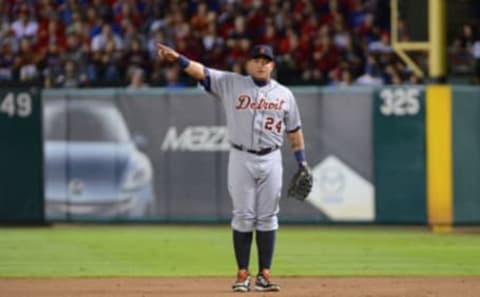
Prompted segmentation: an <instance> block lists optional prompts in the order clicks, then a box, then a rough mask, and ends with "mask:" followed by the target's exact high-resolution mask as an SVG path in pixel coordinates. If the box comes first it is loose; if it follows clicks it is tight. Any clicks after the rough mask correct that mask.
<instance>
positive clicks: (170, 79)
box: [165, 65, 185, 89]
mask: <svg viewBox="0 0 480 297" xmlns="http://www.w3.org/2000/svg"><path fill="white" fill-rule="evenodd" d="M165 87H166V88H168V89H179V88H184V87H185V83H183V82H182V81H180V68H179V67H178V66H177V65H174V66H169V67H167V68H166V69H165Z"/></svg>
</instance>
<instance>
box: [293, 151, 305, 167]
mask: <svg viewBox="0 0 480 297" xmlns="http://www.w3.org/2000/svg"><path fill="white" fill-rule="evenodd" d="M294 154H295V159H297V162H298V165H300V167H303V165H304V164H305V163H306V162H307V161H306V159H305V150H303V149H301V150H298V151H295V153H294Z"/></svg>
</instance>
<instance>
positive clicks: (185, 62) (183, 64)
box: [177, 55, 190, 69]
mask: <svg viewBox="0 0 480 297" xmlns="http://www.w3.org/2000/svg"><path fill="white" fill-rule="evenodd" d="M177 63H178V65H179V66H180V67H181V68H182V69H185V68H187V67H188V65H190V60H189V59H188V58H187V57H185V56H184V55H180V56H178V59H177Z"/></svg>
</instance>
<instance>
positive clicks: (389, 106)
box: [380, 88, 420, 116]
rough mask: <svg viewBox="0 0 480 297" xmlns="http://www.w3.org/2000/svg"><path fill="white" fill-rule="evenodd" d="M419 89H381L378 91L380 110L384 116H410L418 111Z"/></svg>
mask: <svg viewBox="0 0 480 297" xmlns="http://www.w3.org/2000/svg"><path fill="white" fill-rule="evenodd" d="M419 96H420V91H419V89H414V88H409V89H407V88H397V89H383V90H382V91H381V92H380V98H381V99H382V105H381V106H380V112H381V113H382V114H383V115H385V116H391V115H393V116H409V115H410V116H411V115H416V114H418V112H419V111H420V101H419V99H418V97H419Z"/></svg>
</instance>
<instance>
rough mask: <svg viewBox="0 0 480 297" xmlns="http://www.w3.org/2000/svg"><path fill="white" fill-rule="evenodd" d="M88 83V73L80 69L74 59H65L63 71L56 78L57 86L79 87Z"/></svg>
mask: <svg viewBox="0 0 480 297" xmlns="http://www.w3.org/2000/svg"><path fill="white" fill-rule="evenodd" d="M86 84H87V75H86V74H85V73H82V72H81V71H79V67H78V65H77V63H75V61H73V60H67V61H65V64H64V66H63V71H62V73H61V74H60V75H58V76H57V77H56V79H55V86H57V87H63V88H77V87H82V86H85V85H86Z"/></svg>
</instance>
